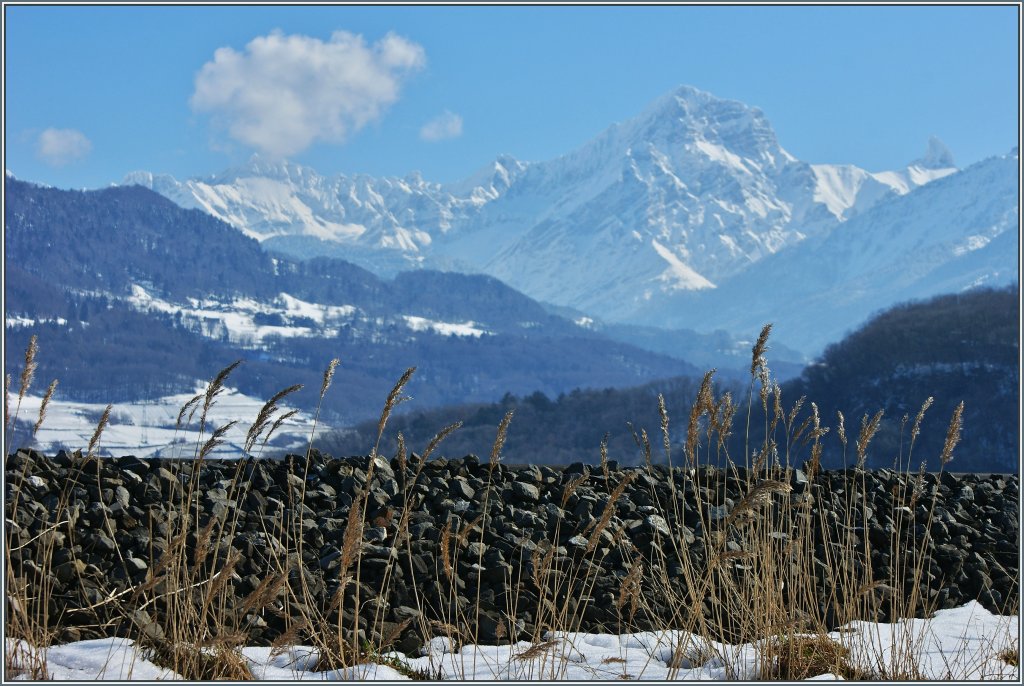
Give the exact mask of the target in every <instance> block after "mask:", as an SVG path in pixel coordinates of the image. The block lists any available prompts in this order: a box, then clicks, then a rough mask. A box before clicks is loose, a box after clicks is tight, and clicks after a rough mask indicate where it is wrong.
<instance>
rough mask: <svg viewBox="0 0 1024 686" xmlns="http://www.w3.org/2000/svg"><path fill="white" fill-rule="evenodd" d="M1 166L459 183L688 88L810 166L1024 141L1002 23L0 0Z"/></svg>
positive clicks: (27, 175)
mask: <svg viewBox="0 0 1024 686" xmlns="http://www.w3.org/2000/svg"><path fill="white" fill-rule="evenodd" d="M3 18H4V108H3V109H4V166H5V168H6V169H7V170H9V171H11V172H12V173H13V174H15V176H17V177H18V178H21V179H25V180H28V181H34V182H38V183H46V184H50V185H53V186H57V187H61V188H98V187H103V186H107V185H109V184H110V183H117V182H119V181H121V179H122V178H123V177H124V175H125V174H126V173H128V172H131V171H136V170H145V171H151V172H154V173H167V174H171V175H173V176H175V177H176V178H179V179H183V178H188V177H194V176H207V175H211V174H215V173H217V172H220V171H223V170H225V169H227V168H230V167H232V166H236V165H239V164H243V163H245V161H246V160H248V159H249V158H250V156H251V155H252V154H253V153H258V154H260V155H261V156H262V157H269V158H275V159H276V158H285V159H288V160H291V161H293V162H296V163H299V164H304V165H308V166H310V167H312V168H314V169H316V170H317V171H318V172H320V173H321V174H337V173H343V174H347V175H351V174H357V173H365V174H371V175H375V176H383V175H387V176H406V175H408V174H410V173H412V172H420V173H421V174H422V175H423V177H424V178H426V179H428V180H432V181H438V182H448V181H457V180H460V179H463V178H466V177H468V176H470V175H471V174H473V173H474V172H476V171H477V170H478V169H480V168H482V167H484V166H485V165H488V164H490V163H491V162H492V161H493V160H494V159H495V158H496V157H497V156H498V155H501V154H508V155H512V156H513V157H515V158H517V159H520V160H525V161H541V160H547V159H552V158H554V157H557V156H559V155H562V154H565V153H568V152H570V151H572V150H573V149H574V148H576V147H578V146H579V145H581V144H583V143H585V142H586V141H588V140H589V139H591V138H592V137H594V136H595V135H597V134H598V133H600V132H601V131H602V130H604V129H605V128H607V127H608V126H609V125H611V124H612V123H614V122H619V121H624V120H626V119H628V118H630V117H632V116H634V115H636V114H638V113H639V112H641V111H642V110H643V109H644V108H645V107H646V106H647V105H648V104H649V103H650V102H651V101H653V100H654V99H656V98H658V97H659V96H661V95H664V94H665V93H667V92H669V91H671V90H672V89H673V88H675V87H677V86H679V85H683V84H686V85H691V86H696V87H697V88H700V89H703V90H706V91H708V92H710V93H712V94H714V95H717V96H719V97H723V98H729V99H734V100H739V101H741V102H744V103H746V104H748V105H752V106H756V107H759V108H760V109H761V110H762V111H764V113H765V115H766V116H767V118H768V120H769V121H770V122H771V123H772V125H773V127H774V128H775V131H776V133H777V135H778V138H779V142H780V143H781V145H782V146H783V147H784V148H786V149H787V150H788V151H789V152H790V153H791V154H793V155H795V156H796V157H797V158H799V159H801V160H804V161H807V162H811V163H848V164H855V165H857V166H860V167H863V168H865V169H868V170H869V171H883V170H888V169H896V168H900V167H902V166H904V165H906V164H907V163H908V162H910V161H911V160H913V159H915V158H917V157H920V156H922V155H923V154H924V151H925V148H926V144H927V141H928V138H929V136H932V135H935V136H937V137H938V138H940V139H941V140H942V141H943V142H945V143H946V145H947V146H948V147H949V148H950V150H951V151H952V153H953V156H954V158H955V160H956V162H957V164H958V165H959V166H961V167H963V166H967V165H968V164H971V163H973V162H976V161H978V160H981V159H984V158H986V157H989V156H991V155H996V154H1005V153H1006V152H1008V151H1009V150H1010V149H1011V148H1012V147H1013V146H1015V145H1017V144H1018V140H1019V132H1020V125H1019V107H1018V102H1019V83H1020V76H1019V71H1018V65H1019V57H1020V51H1019V47H1020V41H1019V28H1020V18H1019V9H1018V7H1017V6H1016V5H1002V6H994V5H989V6H816V7H800V6H784V5H777V6H688V5H674V6H642V7H641V6H625V5H623V6H588V7H565V6H562V7H557V6H532V7H531V6H506V7H495V6H473V7H453V6H436V5H435V6H404V7H395V6H391V7H388V6H376V7H371V6H346V5H331V6H304V7H298V6H256V5H248V6H219V7H204V6H168V5H163V6H159V5H148V6H147V5H141V6H129V7H124V6H84V7H77V6H38V5H14V4H6V5H5V6H4V17H3Z"/></svg>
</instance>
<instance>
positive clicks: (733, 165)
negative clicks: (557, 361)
mask: <svg viewBox="0 0 1024 686" xmlns="http://www.w3.org/2000/svg"><path fill="white" fill-rule="evenodd" d="M1018 168H1019V162H1018V155H1017V151H1016V149H1014V150H1013V151H1011V152H1010V153H1009V154H1007V155H1004V156H1000V157H994V158H991V159H989V160H985V161H983V162H981V163H979V164H977V165H973V166H972V167H970V168H968V169H965V170H962V171H958V170H957V168H956V167H955V165H954V162H953V158H952V155H951V154H950V152H949V151H948V150H947V149H946V148H945V146H944V145H943V144H942V143H941V142H940V141H938V140H937V139H935V138H932V139H931V140H930V141H929V144H928V149H927V151H926V153H925V154H924V155H923V156H922V157H921V158H919V159H917V160H914V161H913V162H911V163H909V164H908V165H907V166H906V167H905V168H903V169H900V170H895V171H888V172H880V173H870V172H868V171H865V170H863V169H859V168H857V167H855V166H851V165H822V164H809V163H806V162H802V161H800V160H797V159H796V158H794V157H793V156H792V155H790V154H789V153H788V152H786V150H785V149H784V148H783V147H782V146H781V145H780V143H779V141H778V140H777V138H776V135H775V133H774V131H773V130H772V128H771V125H770V123H769V122H768V121H767V119H766V118H765V116H764V114H763V113H762V112H761V111H760V110H758V109H757V108H753V107H749V106H747V105H744V104H743V103H740V102H736V101H731V100H724V99H720V98H717V97H715V96H713V95H711V94H709V93H706V92H703V91H700V90H697V89H694V88H690V87H681V88H679V89H677V90H675V91H673V92H671V93H669V94H667V95H665V96H664V97H662V98H660V99H659V100H657V101H656V102H654V103H652V104H651V105H650V106H649V107H648V108H647V109H646V110H644V111H643V112H642V113H641V114H639V115H638V116H637V117H635V118H633V119H631V120H629V121H626V122H622V123H619V124H615V125H613V126H611V127H609V128H608V129H607V130H606V131H604V132H603V133H601V134H600V135H598V136H597V137H596V138H594V139H593V140H592V141H590V142H589V143H587V144H585V145H583V146H582V147H580V148H579V149H577V150H575V151H572V152H570V153H568V154H566V155H564V156H562V157H559V158H557V159H554V160H550V161H545V162H533V163H528V162H522V161H519V160H516V159H514V158H512V157H509V156H502V157H499V158H498V159H496V160H495V162H494V163H493V164H492V165H490V166H489V167H487V168H486V169H483V170H481V171H480V172H478V173H477V174H475V175H473V176H471V177H470V178H469V179H466V180H465V181H462V182H459V183H454V184H438V183H431V182H429V181H426V180H424V179H423V178H421V177H420V176H419V175H418V174H411V175H409V176H407V177H405V178H374V177H369V176H354V177H347V176H343V175H339V176H334V177H324V176H320V175H319V174H317V173H316V172H315V171H313V170H311V169H309V168H305V167H301V166H298V165H294V164H290V163H287V162H271V161H267V160H263V159H259V158H254V159H253V160H252V161H251V162H250V163H249V164H248V165H246V166H244V167H241V168H238V169H234V170H230V171H228V172H225V173H223V174H219V175H216V176H213V177H208V178H202V179H190V180H185V181H178V180H175V179H173V178H171V177H169V176H165V175H154V174H151V173H148V172H135V173H132V174H129V175H128V176H126V177H125V179H124V183H126V184H140V185H143V186H146V187H148V188H151V189H153V190H156V191H157V192H159V193H161V194H162V195H165V196H166V197H168V198H170V199H172V200H174V201H175V202H176V203H178V204H179V205H181V206H183V207H187V208H197V209H202V210H203V211H204V212H207V213H209V214H211V215H213V216H215V217H218V218H220V219H222V220H223V221H225V222H227V223H229V224H231V225H232V226H234V227H235V228H237V229H239V230H241V231H243V232H244V233H245V234H247V235H249V236H251V237H254V238H256V239H258V240H259V241H261V243H262V244H263V246H264V248H266V249H269V250H274V251H279V252H282V253H285V254H289V255H292V256H294V257H301V258H308V257H311V256H337V257H343V258H344V259H346V260H349V261H352V262H354V263H356V264H359V265H361V266H363V267H365V268H367V269H370V270H371V271H374V272H376V273H378V274H382V275H390V274H394V273H397V272H398V271H401V270H406V269H409V268H413V267H418V268H433V269H442V270H449V271H458V272H472V273H484V274H489V275H491V276H494V277H496V278H498V279H500V280H502V281H503V282H505V283H507V284H509V285H510V286H512V287H514V288H516V289H518V290H520V291H522V292H523V293H525V294H526V295H528V296H530V297H532V298H535V299H537V300H539V301H541V302H544V303H549V304H552V305H556V306H562V307H569V308H573V309H574V310H577V311H579V312H580V313H581V316H587V317H590V318H591V319H593V320H595V321H597V322H604V323H618V324H640V325H645V326H653V327H661V328H686V329H691V330H697V331H701V332H704V333H710V332H713V331H715V330H717V329H721V330H726V331H729V332H730V333H733V334H737V335H750V334H749V332H750V331H756V330H758V329H759V327H760V325H761V324H762V323H763V322H764V321H768V320H775V321H777V322H778V325H777V328H776V331H777V337H778V340H779V341H780V342H782V343H786V344H788V345H790V346H791V347H794V348H796V349H797V350H799V351H801V352H802V353H804V354H806V355H815V354H818V353H820V352H821V350H822V349H823V348H824V346H825V345H826V344H827V343H828V342H830V341H834V340H838V338H840V337H841V336H842V335H843V333H845V332H846V331H848V330H849V329H850V328H851V327H853V326H856V325H857V324H859V323H861V322H862V321H864V320H865V319H866V318H867V317H868V316H869V315H870V314H871V313H872V312H875V311H878V310H880V309H883V308H885V307H888V306H890V305H892V304H894V303H896V302H900V301H902V300H905V299H907V298H908V297H926V296H930V295H934V294H937V293H941V292H945V291H951V290H959V289H963V288H968V287H971V286H974V285H978V284H982V283H983V284H986V285H1000V284H1006V283H1011V282H1013V281H1014V280H1016V278H1017V264H1018V260H1017V253H1016V251H1012V250H1008V248H1009V247H1010V244H1011V243H1013V242H1014V239H1015V236H1016V230H1015V229H1016V227H1017V222H1018V216H1019V211H1018V205H1019V203H1018V198H1017V189H1018V187H1019V174H1018ZM938 181H941V183H937V182H938ZM807 322H811V323H813V324H812V325H806V323H807Z"/></svg>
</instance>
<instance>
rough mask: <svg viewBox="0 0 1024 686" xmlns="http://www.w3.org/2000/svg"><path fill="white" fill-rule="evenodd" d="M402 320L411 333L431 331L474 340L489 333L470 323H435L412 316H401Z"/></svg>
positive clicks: (474, 323)
mask: <svg viewBox="0 0 1024 686" xmlns="http://www.w3.org/2000/svg"><path fill="white" fill-rule="evenodd" d="M402 318H403V319H404V320H405V323H406V326H408V327H409V328H410V329H412V330H413V331H433V332H434V333H437V334H440V335H442V336H472V337H474V338H480V337H481V336H483V335H484V334H489V333H490V331H488V330H487V329H481V328H479V325H478V324H477V323H476V322H472V321H469V322H462V323H461V324H457V323H451V322H436V321H434V320H432V319H426V318H424V317H414V316H412V315H402Z"/></svg>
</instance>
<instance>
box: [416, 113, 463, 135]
mask: <svg viewBox="0 0 1024 686" xmlns="http://www.w3.org/2000/svg"><path fill="white" fill-rule="evenodd" d="M461 135H462V117H460V116H459V115H457V114H455V113H454V112H449V111H448V110H445V111H444V112H442V113H441V114H439V115H437V116H436V117H434V118H433V119H431V120H430V121H428V122H427V123H426V124H424V125H423V128H421V129H420V138H422V139H423V140H425V141H429V142H431V143H433V142H436V141H443V140H448V139H449V138H458V137H459V136H461Z"/></svg>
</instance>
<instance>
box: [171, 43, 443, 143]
mask: <svg viewBox="0 0 1024 686" xmlns="http://www.w3.org/2000/svg"><path fill="white" fill-rule="evenodd" d="M425 64H426V56H425V53H424V51H423V48H422V47H421V46H419V45H417V44H416V43H413V42H411V41H409V40H406V39H405V38H402V37H401V36H398V35H395V34H394V33H389V34H387V35H386V36H384V38H382V39H380V40H378V41H377V42H375V43H373V44H372V45H367V43H366V41H365V40H364V39H363V37H362V36H359V35H355V34H352V33H348V32H346V31H336V32H334V33H333V34H332V35H331V38H330V40H328V41H326V42H325V41H322V40H320V39H318V38H311V37H309V36H303V35H284V34H282V33H281V32H279V31H274V32H272V33H271V34H270V35H267V36H259V37H257V38H254V39H253V40H252V41H250V42H249V44H248V45H246V46H245V50H244V51H243V52H237V51H235V50H233V49H232V48H226V47H225V48H219V49H218V50H217V51H216V52H214V54H213V60H212V61H210V62H207V63H206V64H204V65H203V67H202V69H200V70H199V73H198V75H197V76H196V81H195V91H194V92H193V93H192V98H191V101H190V103H191V106H192V108H193V109H194V110H195V111H197V112H209V113H211V114H212V115H214V118H215V121H218V122H219V123H221V124H222V125H224V126H225V127H226V129H227V132H228V134H229V135H230V136H231V137H232V138H233V139H235V140H237V141H239V142H241V143H243V144H245V145H247V146H250V147H254V148H257V149H258V150H260V151H262V152H264V153H267V154H270V155H273V156H277V157H283V156H288V155H294V154H295V153H298V152H301V151H302V150H305V149H306V148H308V147H309V146H310V145H312V144H313V143H314V142H317V141H323V142H328V143H341V142H344V141H345V139H346V138H347V136H348V135H349V134H351V133H352V132H355V131H358V130H359V129H360V128H362V127H363V126H365V125H367V124H368V123H370V122H372V121H374V120H376V119H378V118H379V117H381V116H382V114H383V112H384V110H385V109H386V108H387V107H388V106H389V105H391V104H392V103H394V102H395V101H396V100H397V99H398V93H399V90H400V89H401V86H402V82H403V80H404V79H405V78H406V77H407V76H408V75H409V74H410V73H411V72H413V71H415V70H417V69H421V68H422V67H423V66H424V65H425Z"/></svg>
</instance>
